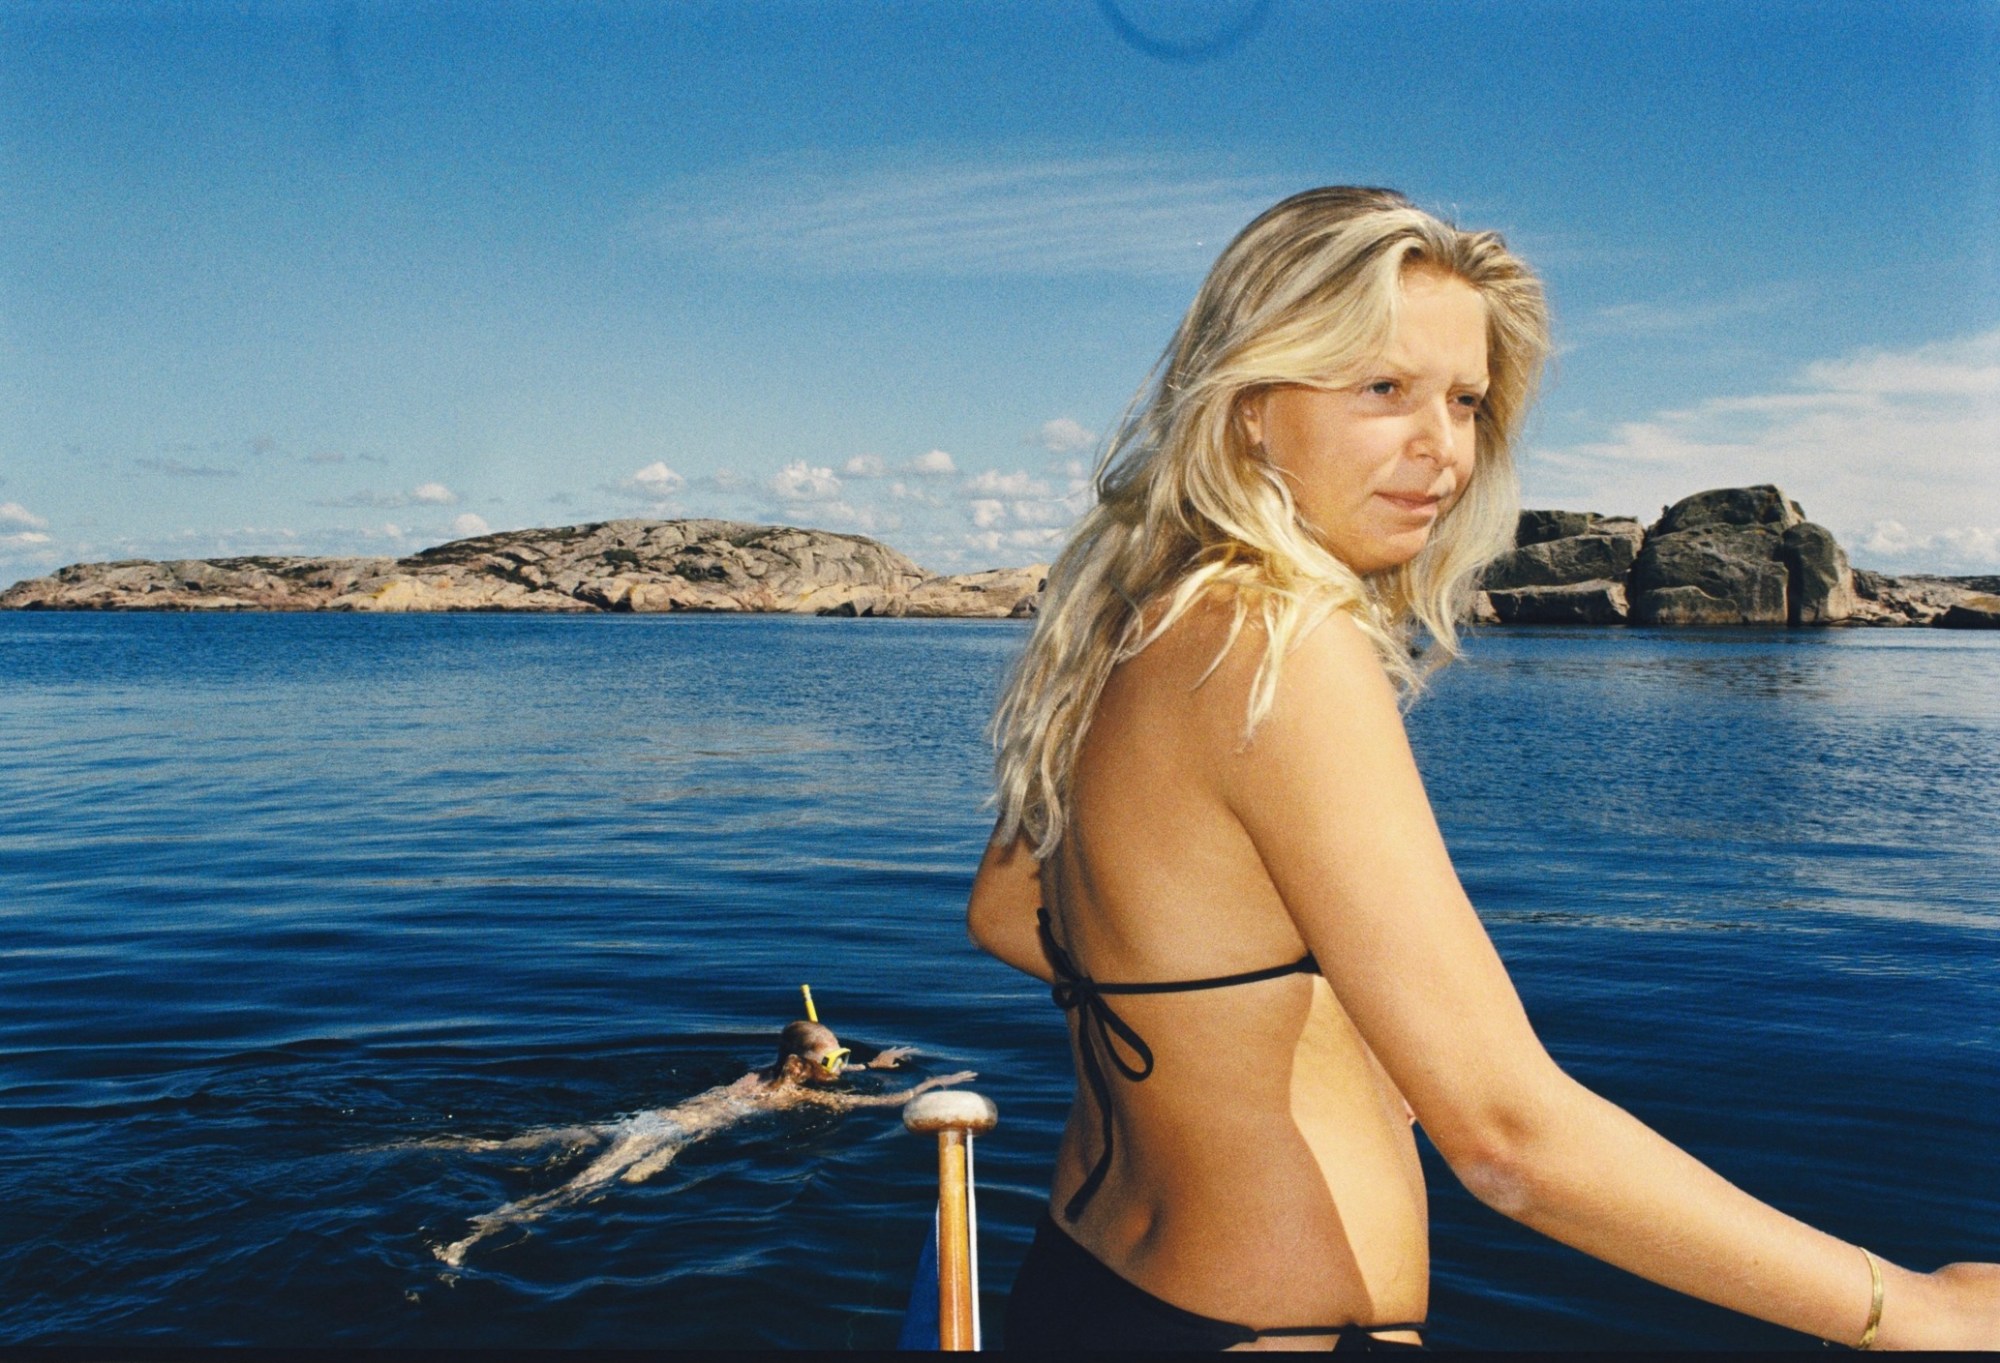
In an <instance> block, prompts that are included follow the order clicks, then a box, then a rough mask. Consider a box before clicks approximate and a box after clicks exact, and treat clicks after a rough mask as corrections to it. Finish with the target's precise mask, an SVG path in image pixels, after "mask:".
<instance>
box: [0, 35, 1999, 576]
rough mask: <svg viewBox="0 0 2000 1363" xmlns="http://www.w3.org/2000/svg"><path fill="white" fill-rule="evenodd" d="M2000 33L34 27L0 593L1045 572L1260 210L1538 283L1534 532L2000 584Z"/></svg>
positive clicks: (18, 111) (13, 158) (7, 411)
mask: <svg viewBox="0 0 2000 1363" xmlns="http://www.w3.org/2000/svg"><path fill="white" fill-rule="evenodd" d="M1996 73H2000V4H1996V3H1994V2H1993V0H1979V2H1978V3H1925V2H1924V0H1917V2H1916V3H1900V4H1897V5H1894V6H1891V5H1886V4H1876V3H1869V4H1848V3H1833V2H1829V3H1813V4H1787V3H1767V4H1757V5H1744V4H1740V3H1734V2H1733V0H1732V2H1731V3H1715V4H1708V3H1695V2H1692V0H1690V2H1688V3H1645V4H1619V3H1583V2H1582V0H1578V2H1577V3H1564V4H1542V3H1535V2H1534V0H1507V2H1506V3H1471V4H1465V3H1457V4H1428V3H1415V2H1408V0H1377V3H1372V4H1367V5H1358V4H1344V3H1313V4H1306V3H1292V0H1268V3H1259V0H1179V2H1178V3H1168V0H1118V3H1117V4H1115V5H1114V4H1113V3H1112V0H1101V3H1093V2H1092V0H1080V2H1078V3H1066V4H1056V3H1029V2H1028V0H1010V2H1009V3H980V0H954V2H953V3H926V4H896V3H884V4H871V5H859V4H840V3H829V2H828V0H815V2H814V3H785V2H784V0H759V2H758V3H754V4H753V3H749V2H748V0H732V2H731V3H695V2H692V0H691V2H689V3H678V4H646V5H641V4H635V3H604V4H591V5H560V4H543V5H535V6H509V5H506V4H499V3H490V2H489V3H481V4H476V5H474V4H465V5H448V4H442V3H425V4H416V3H402V4H367V3H350V4H307V3H285V4H260V3H245V4H222V3H212V4H89V3H62V4H48V5H43V4H36V3H32V2H31V0H12V3H10V4H9V5H8V6H7V8H6V9H5V10H4V11H0V583H4V582H7V581H12V580H15V579H18V578H21V577H26V576H33V575H36V574H39V573H42V572H46V571H48V570H49V569H50V568H52V567H54V566H56V565H59V564H62V563H68V562H75V561H79V560H86V559H102V558H117V557H199V556H212V555H219V554H238V553H368V554H383V553H405V552H410V551H412V550H415V549H417V548H421V547H424V546H426V545H429V544H434V543H437V542H440V541H442V540H446V539H450V538H454V537H456V536H458V535H461V534H465V533H475V532H477V531H479V530H481V529H483V528H486V527H491V528H493V529H508V528H514V527H521V526H532V525H555V524H566V523H572V522H577V521H584V520H595V519H602V518H606V517H611V516H620V515H648V516H673V515H715V516H727V517H734V518H741V519H751V520H767V521H783V522H788V523H791V524H801V525H814V526H821V527H825V528H829V529H843V530H859V531H863V532H866V533H869V534H873V535H876V536H877V537H879V538H881V539H884V540H886V541H887V542H889V543H891V544H894V545H896V546H897V547H898V548H900V549H902V550H904V551H905V552H907V553H909V554H910V555H911V556H912V557H914V558H916V559H917V560H918V561H919V562H920V563H923V564H925V565H926V566H928V567H931V568H934V569H937V570H940V571H958V570H965V569H971V568H979V567H986V566H994V565H999V564H1009V563H1022V562H1028V561H1033V560H1036V559H1041V558H1046V557H1047V556H1048V553H1049V546H1050V543H1051V541H1052V540H1053V539H1054V538H1055V537H1057V536H1059V535H1060V533H1061V530H1062V527H1063V526H1064V525H1065V524H1066V523H1067V522H1068V521H1069V520H1070V519H1071V518H1072V517H1073V516H1074V514H1075V512H1076V510H1077V508H1078V506H1079V505H1080V503H1079V501H1078V500H1077V498H1078V495H1079V493H1078V489H1079V487H1080V482H1079V472H1080V470H1081V467H1082V465H1083V463H1085V462H1087V461H1088V460H1089V459H1090V457H1091V453H1092V447H1093V445H1094V443H1095V440H1096V439H1097V438H1098V437H1100V436H1101V435H1102V434H1103V432H1104V431H1105V430H1106V428H1107V427H1108V426H1109V425H1110V424H1111V423H1112V422H1113V421H1114V420H1115V419H1116V417H1117V414H1118V412H1119V411H1120V410H1121V409H1122V407H1123V406H1124V403H1125V402H1126V400H1127V399H1128V398H1129V396H1130V395H1131V393H1132V391H1133V389H1134V388H1135V387H1136V386H1137V385H1138V384H1139V382H1140V381H1141V380H1142V379H1143V377H1144V375H1145V372H1146V370H1147V368H1148V367H1149V365H1150V364H1151V363H1152V361H1153V359H1154V358H1155V356H1156V355H1157V353H1158V351H1159V349H1160V347H1161V346H1162V345H1163V344H1164V342H1165V340H1166V338H1167V336H1168V334H1169V332H1170V331H1171V329H1172V327H1173V325H1174V323H1175V321H1176V320H1177V318H1178V316H1179V314H1180V312H1181V310H1182V309H1183V308H1184V307H1185V305H1186V303H1187V301H1188V299H1189V298H1190V297H1191V296H1192V293H1193V290H1194V288H1195V286H1196V284H1197V283H1198V282H1199V280H1200V277H1201V274H1202V272H1203V270H1204V269H1205V268H1206V266H1207V264H1208V262H1209V261H1210V260H1211V259H1212V257H1213V255H1214V253H1215V251H1216V250H1217V249H1218V248H1219V247H1220V246H1221V244H1222V243H1223V242H1224V241H1226V240H1227V238H1228V237H1229V235H1230V234H1231V233H1232V232H1234V231H1235V229H1236V228H1238V227H1240V226H1241V225H1242V223H1243V222H1244V221H1246V220H1247V219H1248V218H1249V217H1250V216H1251V215H1252V214H1254V213H1255V212H1256V211H1258V210H1259V209H1260V208H1262V207H1264V206H1265V205H1267V204H1268V203H1270V202H1272V201H1274V200H1275V199H1277V198H1279V197H1281V196H1282V195H1284V194H1287V193H1290V192H1292V191H1295V190H1298V189H1302V188H1305V187H1308V186H1310V185H1315V184H1324V183H1340V182H1346V183H1372V184H1387V185H1392V186H1395V187H1397V188H1400V189H1402V190H1404V191H1405V192H1407V193H1409V194H1411V195H1412V196H1413V197H1415V198H1416V199H1417V200H1418V201H1419V202H1421V203H1423V204H1425V205H1426V206H1428V207H1431V208H1433V209H1435V210H1438V211H1441V212H1444V213H1446V214H1448V215H1450V216H1453V217H1455V218H1456V219H1457V220H1458V221H1460V222H1461V223H1462V224H1464V225H1467V226H1477V227H1493V228H1498V229H1499V230H1501V231H1503V232H1505V233H1506V234H1507V236H1508V238H1509V240H1510V241H1511V242H1512V243H1513V244H1514V245H1515V246H1516V247H1517V248H1518V249H1519V250H1521V251H1522V252H1523V254H1525V255H1526V256H1527V257H1528V258H1529V259H1530V260H1531V261H1532V262H1533V263H1535V264H1536V265H1537V266H1538V267H1539V268H1540V269H1541V270H1542V271H1543V273H1544V274H1545V276H1546V278H1547V279H1548V281H1549V285H1550V289H1551V292H1552V295H1553V298H1554V301H1555V305H1556V308H1557V316H1558V327H1559V334H1560V339H1561V346H1562V349H1561V353H1560V358H1559V361H1558V364H1557V367H1556V372H1555V374H1554V375H1553V379H1552V382H1551V384H1550V386H1549V389H1548V391H1547V395H1546V397H1545V399H1544V401H1543V403H1542V406H1541V408H1540V409H1539V411H1538V413H1537V415H1536V417H1535V418H1534V420H1533V423H1532V426H1531V430H1530V439H1529V442H1528V447H1527V449H1526V451H1525V455H1524V472H1523V482H1524V492H1525V497H1526V500H1527V502H1528V503H1529V504H1531V505H1541V506H1564V507H1573V508H1579V509H1592V510H1600V511H1609V512H1627V513H1637V514H1640V515H1646V516H1650V515H1652V514H1654V513H1656V512H1657V510H1658V508H1659V507H1660V506H1661V505H1662V504H1663V503H1665V502H1668V501H1670V500H1673V499H1675V498H1678V497H1680V496H1682V495H1685V494H1686V493H1689V492H1693V491H1697V490H1699V489H1701V488H1705V487H1713V486H1720V485H1727V484H1742V483H1752V482H1772V481H1775V482H1777V483H1779V484H1781V485H1782V486H1783V487H1784V488H1785V489H1786V490H1787V491H1788V492H1789V493H1790V494H1791V495H1792V496H1794V497H1796V498H1797V499H1799V500H1800V501H1801V502H1803V503H1804V505H1805V508H1806V511H1807V512H1808V514H1809V515H1811V516H1812V517H1813V518H1814V519H1816V520H1819V521H1821V522H1823V523H1825V524H1827V525H1829V526H1831V527H1832V528H1833V529H1834V530H1835V531H1836V533H1837V534H1838V535H1839V536H1840V537H1841V539H1842V541H1843V542H1844V543H1845V544H1846V545H1847V546H1848V548H1849V550H1850V552H1851V553H1852V554H1853V556H1854V557H1855V559H1856V561H1857V562H1858V563H1861V564H1864V565H1870V566H1876V567H1882V568H1888V569H1894V570H1931V571H1950V572H1996V571H2000V88H1997V87H2000V74H1996Z"/></svg>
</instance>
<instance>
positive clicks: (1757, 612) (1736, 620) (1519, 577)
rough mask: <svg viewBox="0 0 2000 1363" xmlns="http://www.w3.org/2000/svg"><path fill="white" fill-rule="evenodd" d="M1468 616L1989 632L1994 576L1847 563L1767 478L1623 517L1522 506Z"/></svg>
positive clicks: (1997, 583) (1822, 530)
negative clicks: (1649, 519)
mask: <svg viewBox="0 0 2000 1363" xmlns="http://www.w3.org/2000/svg"><path fill="white" fill-rule="evenodd" d="M1482 585H1483V587H1484V588H1485V590H1484V592H1483V594H1482V595H1483V596H1484V598H1485V599H1484V601H1483V603H1482V609H1481V610H1480V611H1479V612H1478V614H1479V615H1480V616H1481V617H1482V618H1489V616H1490V618H1491V619H1492V620H1495V621H1497V622H1499V623H1502V624H1564V625H1567V624H1580V625H1607V624H1621V623H1629V624H1634V625H1833V624H1867V625H1902V624H1924V625H1928V624H1938V625H1943V624H1946V623H1947V620H1949V623H1950V624H1951V626H1952V627H1954V628H1966V629H1990V628H1995V627H1996V625H1995V623H1991V621H1992V617H1993V612H1992V611H1991V610H1990V609H1988V608H1985V607H1982V606H1980V605H1978V604H1977V603H1978V601H1979V600H1981V599H1988V600H1991V599H1995V598H1993V597H1990V596H1989V597H1985V598H1982V597H1981V596H1980V593H1982V592H1988V591H1991V590H1993V589H1994V588H2000V579H1982V578H1960V579H1951V578H1914V577H1913V578H1891V577H1884V576H1882V575H1881V574H1879V573H1870V572H1866V571H1859V572H1857V571H1855V570H1854V569H1853V568H1851V567H1850V566H1849V564H1848V561H1847V554H1846V552H1845V551H1844V550H1842V549H1841V547H1840V544H1839V542H1838V541H1837V540H1835V539H1834V537H1833V533H1832V532H1831V531H1829V530H1828V529H1827V528H1826V527H1825V526H1821V525H1815V524H1813V523H1812V522H1811V521H1808V520H1807V519H1806V518H1805V512H1804V511H1803V510H1801V509H1800V507H1799V504H1798V503H1797V502H1795V501H1792V500H1791V499H1790V498H1788V497H1786V496H1785V494H1784V493H1783V492H1781V491H1780V490H1778V489H1777V488H1775V487H1772V486H1770V485H1769V484H1764V485H1761V486H1758V487H1741V488H1717V489H1714V490H1712V491H1709V492H1698V493H1696V494H1695V495H1694V496H1692V497H1684V498H1682V499H1681V500H1680V501H1678V502H1675V503H1674V504H1673V505H1672V506H1670V507H1667V508H1666V509H1665V510H1664V511H1662V512H1661V514H1660V518H1659V519H1658V520H1657V521H1655V522H1654V523H1653V524H1652V525H1651V526H1650V527H1647V528H1646V529H1644V530H1641V529H1640V527H1639V523H1638V521H1637V520H1635V519H1633V518H1631V517H1626V516H1600V515H1596V514H1595V513H1590V512H1581V511H1523V512H1522V513H1521V521H1520V526H1519V529H1518V531H1517V533H1516V538H1515V548H1514V550H1513V552H1512V553H1509V554H1506V555H1504V556H1502V557H1501V558H1500V559H1498V560H1496V561H1495V562H1494V563H1493V564H1491V565H1490V566H1489V567H1488V568H1487V570H1486V574H1485V576H1484V578H1483V579H1482Z"/></svg>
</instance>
